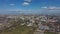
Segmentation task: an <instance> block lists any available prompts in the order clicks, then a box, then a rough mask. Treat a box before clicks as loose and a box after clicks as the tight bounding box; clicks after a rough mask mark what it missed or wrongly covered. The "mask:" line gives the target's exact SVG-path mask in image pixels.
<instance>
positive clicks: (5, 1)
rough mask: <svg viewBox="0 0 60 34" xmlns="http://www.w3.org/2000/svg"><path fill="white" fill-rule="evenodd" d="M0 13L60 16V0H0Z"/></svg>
mask: <svg viewBox="0 0 60 34" xmlns="http://www.w3.org/2000/svg"><path fill="white" fill-rule="evenodd" d="M0 13H3V14H4V13H41V14H42V13H43V14H48V13H50V14H60V0H0Z"/></svg>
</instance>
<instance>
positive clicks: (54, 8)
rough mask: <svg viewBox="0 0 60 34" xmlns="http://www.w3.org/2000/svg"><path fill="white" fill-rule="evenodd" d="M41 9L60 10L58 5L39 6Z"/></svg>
mask: <svg viewBox="0 0 60 34" xmlns="http://www.w3.org/2000/svg"><path fill="white" fill-rule="evenodd" d="M41 8H42V9H49V10H60V7H55V6H49V7H47V6H46V7H41Z"/></svg>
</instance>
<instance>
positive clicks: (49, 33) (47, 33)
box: [45, 32, 56, 34]
mask: <svg viewBox="0 0 60 34" xmlns="http://www.w3.org/2000/svg"><path fill="white" fill-rule="evenodd" d="M45 34H56V33H54V32H45Z"/></svg>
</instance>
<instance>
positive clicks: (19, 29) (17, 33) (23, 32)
mask: <svg viewBox="0 0 60 34" xmlns="http://www.w3.org/2000/svg"><path fill="white" fill-rule="evenodd" d="M31 31H33V28H32V27H27V26H16V27H13V28H11V29H5V30H3V31H2V32H1V34H28V33H30V32H31ZM31 33H33V32H31Z"/></svg>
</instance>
